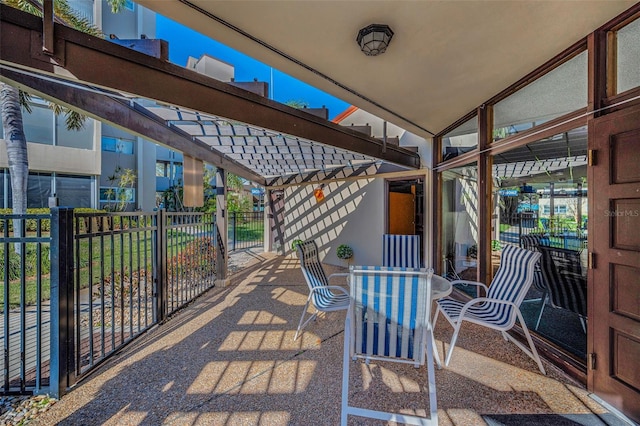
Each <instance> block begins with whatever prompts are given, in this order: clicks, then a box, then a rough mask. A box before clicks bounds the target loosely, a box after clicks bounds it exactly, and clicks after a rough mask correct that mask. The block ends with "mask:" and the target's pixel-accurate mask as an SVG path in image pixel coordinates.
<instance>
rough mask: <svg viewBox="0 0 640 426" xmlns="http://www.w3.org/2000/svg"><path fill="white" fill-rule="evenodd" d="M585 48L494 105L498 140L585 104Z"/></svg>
mask: <svg viewBox="0 0 640 426" xmlns="http://www.w3.org/2000/svg"><path fill="white" fill-rule="evenodd" d="M587 93H588V90H587V52H586V51H585V52H582V53H580V54H578V55H577V56H575V57H573V58H572V59H570V60H568V61H567V62H565V63H563V64H562V65H560V66H558V67H557V68H555V69H553V70H552V71H550V72H548V73H547V74H545V75H543V76H542V77H540V78H538V79H537V80H535V81H533V82H532V83H530V84H528V85H527V86H525V87H523V88H522V89H520V90H518V91H517V92H515V93H514V94H512V95H511V96H509V97H507V98H505V99H503V100H501V101H500V102H498V103H497V104H495V105H494V107H493V120H494V123H493V140H494V141H498V140H500V139H504V138H506V137H509V136H511V135H513V134H516V133H519V132H521V131H524V130H527V129H530V128H532V127H535V126H538V125H540V124H543V123H546V122H547V121H550V120H553V119H554V118H557V117H561V116H563V115H565V114H568V113H570V112H573V111H576V110H579V109H580V108H584V107H586V106H587Z"/></svg>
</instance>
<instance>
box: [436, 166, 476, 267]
mask: <svg viewBox="0 0 640 426" xmlns="http://www.w3.org/2000/svg"><path fill="white" fill-rule="evenodd" d="M477 254H478V168H477V166H476V165H475V164H474V165H469V166H464V167H458V168H455V169H450V170H447V171H445V172H442V256H443V259H442V262H443V271H444V274H445V275H446V276H447V278H449V279H460V278H463V279H471V280H476V279H477V257H478V256H477Z"/></svg>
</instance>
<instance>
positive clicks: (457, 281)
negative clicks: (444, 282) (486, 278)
mask: <svg viewBox="0 0 640 426" xmlns="http://www.w3.org/2000/svg"><path fill="white" fill-rule="evenodd" d="M454 284H462V285H475V286H476V287H482V288H484V291H489V287H487V286H486V285H485V284H483V283H481V282H479V281H469V280H455V281H451V285H454Z"/></svg>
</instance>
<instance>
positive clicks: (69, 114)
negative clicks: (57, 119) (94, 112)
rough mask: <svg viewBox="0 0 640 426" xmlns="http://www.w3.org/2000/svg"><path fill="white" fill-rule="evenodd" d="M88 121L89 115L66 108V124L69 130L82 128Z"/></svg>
mask: <svg viewBox="0 0 640 426" xmlns="http://www.w3.org/2000/svg"><path fill="white" fill-rule="evenodd" d="M86 121H87V116H86V115H82V114H80V113H79V112H78V111H73V110H70V109H67V108H65V120H64V122H65V125H66V126H67V129H68V130H80V129H82V128H83V127H84V123H85V122H86Z"/></svg>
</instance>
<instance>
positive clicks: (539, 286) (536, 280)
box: [520, 234, 550, 330]
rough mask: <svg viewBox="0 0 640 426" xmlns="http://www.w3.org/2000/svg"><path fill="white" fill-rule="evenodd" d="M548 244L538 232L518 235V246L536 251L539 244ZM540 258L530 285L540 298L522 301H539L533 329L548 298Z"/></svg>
mask: <svg viewBox="0 0 640 426" xmlns="http://www.w3.org/2000/svg"><path fill="white" fill-rule="evenodd" d="M549 244H550V241H549V238H548V237H546V236H543V235H539V234H528V235H522V236H521V237H520V247H522V248H523V249H526V250H531V251H537V252H539V251H540V250H539V249H538V247H540V246H548V245H549ZM541 263H542V259H541V260H539V261H538V262H536V266H535V271H534V273H533V284H532V285H531V287H533V288H534V289H536V290H538V291H539V292H540V293H541V296H540V298H535V299H527V300H525V301H524V303H530V302H539V303H540V310H539V311H538V320H537V321H536V326H535V327H534V328H533V329H534V330H537V329H538V326H539V325H540V320H541V319H542V313H543V312H544V307H545V305H546V304H547V299H548V298H549V288H548V287H547V283H546V282H545V279H544V275H543V274H542V266H541Z"/></svg>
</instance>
